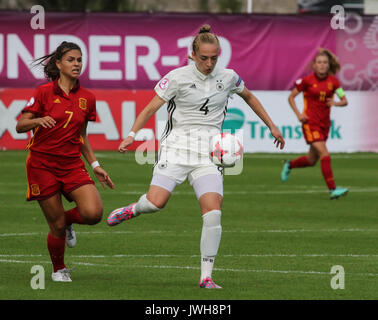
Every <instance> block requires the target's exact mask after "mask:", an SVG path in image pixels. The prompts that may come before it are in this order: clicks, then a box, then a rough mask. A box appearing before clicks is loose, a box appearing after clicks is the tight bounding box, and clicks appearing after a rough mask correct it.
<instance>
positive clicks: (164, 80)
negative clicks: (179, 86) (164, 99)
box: [159, 78, 169, 90]
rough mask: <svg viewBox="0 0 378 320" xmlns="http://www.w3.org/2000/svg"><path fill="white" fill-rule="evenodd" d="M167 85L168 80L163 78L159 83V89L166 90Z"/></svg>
mask: <svg viewBox="0 0 378 320" xmlns="http://www.w3.org/2000/svg"><path fill="white" fill-rule="evenodd" d="M168 84H169V80H168V78H163V79H161V81H160V82H159V87H160V89H161V90H165V89H167V88H168Z"/></svg>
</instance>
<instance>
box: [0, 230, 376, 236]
mask: <svg viewBox="0 0 378 320" xmlns="http://www.w3.org/2000/svg"><path fill="white" fill-rule="evenodd" d="M222 232H225V233H302V232H303V233H304V232H325V233H326V232H378V229H358V228H350V229H276V230H275V229H272V230H223V231H222ZM167 233H169V234H172V233H175V231H173V230H146V231H140V230H138V231H76V234H77V235H84V234H89V235H92V234H93V235H95V234H107V235H112V234H162V235H165V234H167ZM189 233H193V231H191V230H190V231H188V230H184V231H181V232H180V234H181V235H182V234H189ZM43 234H44V233H43V232H29V233H0V237H23V236H40V235H43Z"/></svg>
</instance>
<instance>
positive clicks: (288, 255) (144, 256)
mask: <svg viewBox="0 0 378 320" xmlns="http://www.w3.org/2000/svg"><path fill="white" fill-rule="evenodd" d="M44 256H47V255H42V254H0V257H2V258H21V257H24V258H33V257H44ZM200 256H201V255H185V254H114V255H84V254H82V255H69V257H70V258H72V259H75V258H87V259H88V258H90V259H109V258H177V257H181V258H185V257H190V258H199V257H200ZM218 257H224V258H239V257H251V258H270V257H274V258H277V257H278V258H281V257H282V258H318V257H340V258H378V254H353V253H345V254H330V253H314V254H296V253H294V254H290V253H267V254H219V255H218Z"/></svg>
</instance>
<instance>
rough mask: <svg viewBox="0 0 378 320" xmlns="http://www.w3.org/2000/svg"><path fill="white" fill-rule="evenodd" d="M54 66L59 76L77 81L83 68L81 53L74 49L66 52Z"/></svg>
mask: <svg viewBox="0 0 378 320" xmlns="http://www.w3.org/2000/svg"><path fill="white" fill-rule="evenodd" d="M56 65H57V67H58V69H59V71H60V74H63V75H65V76H66V77H68V78H71V79H77V78H78V77H79V76H80V73H81V69H82V67H83V61H82V56H81V52H80V51H79V50H76V49H74V50H70V51H67V52H66V53H65V54H64V55H63V57H62V59H61V60H58V61H57V62H56Z"/></svg>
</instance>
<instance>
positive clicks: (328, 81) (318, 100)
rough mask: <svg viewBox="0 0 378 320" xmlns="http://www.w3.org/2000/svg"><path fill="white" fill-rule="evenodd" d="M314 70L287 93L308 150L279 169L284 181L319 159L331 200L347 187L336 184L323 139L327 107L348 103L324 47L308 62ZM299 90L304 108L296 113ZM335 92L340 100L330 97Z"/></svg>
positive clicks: (328, 122) (335, 63)
mask: <svg viewBox="0 0 378 320" xmlns="http://www.w3.org/2000/svg"><path fill="white" fill-rule="evenodd" d="M312 67H313V70H314V73H313V74H311V75H309V76H306V77H304V78H303V79H299V80H297V81H296V83H295V88H294V89H293V90H292V91H291V93H290V96H289V104H290V106H291V108H292V109H293V111H294V112H295V114H296V116H297V117H298V120H299V121H300V122H301V123H302V130H303V134H304V138H305V140H306V143H307V144H309V145H310V150H309V152H308V154H307V155H306V156H301V157H299V158H297V159H295V160H292V161H286V162H285V163H284V166H283V168H282V172H281V180H282V181H287V179H288V178H289V174H290V171H291V169H295V168H304V167H309V166H313V165H315V164H316V162H317V161H318V160H319V159H320V166H321V170H322V174H323V177H324V180H325V182H326V184H327V186H328V189H329V191H330V197H331V199H336V198H338V197H340V196H342V195H346V194H347V192H348V189H347V188H339V187H336V184H335V180H334V178H333V172H332V167H331V156H330V154H329V152H328V149H327V146H326V141H327V138H328V132H329V129H330V126H331V119H330V112H331V107H332V106H335V107H344V106H346V105H347V104H348V102H347V99H346V97H345V94H344V91H343V89H342V88H341V86H340V82H339V80H338V79H337V78H336V77H335V76H334V75H335V74H336V72H337V71H338V70H339V69H340V64H339V63H338V61H337V58H336V57H335V56H334V55H333V54H332V53H331V52H330V51H329V50H325V49H319V51H318V53H317V54H316V56H315V58H314V60H313V61H312ZM300 92H303V96H304V110H303V112H302V113H300V112H299V110H298V108H297V106H296V103H295V100H294V98H295V97H296V96H297V95H298V94H299V93H300ZM334 93H336V94H337V96H338V97H339V99H340V101H338V102H336V101H335V100H334V98H333V96H334Z"/></svg>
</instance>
